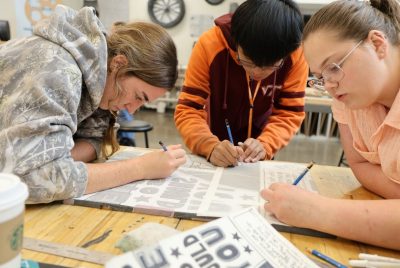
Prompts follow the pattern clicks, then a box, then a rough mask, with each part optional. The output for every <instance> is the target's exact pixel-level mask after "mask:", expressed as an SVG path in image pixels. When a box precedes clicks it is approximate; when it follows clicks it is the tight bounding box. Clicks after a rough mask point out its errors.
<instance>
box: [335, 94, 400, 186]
mask: <svg viewBox="0 0 400 268" xmlns="http://www.w3.org/2000/svg"><path fill="white" fill-rule="evenodd" d="M332 111H333V117H334V118H335V120H336V121H337V122H339V123H342V124H346V125H348V126H349V128H350V131H351V134H352V135H353V147H354V148H355V150H356V151H357V152H358V153H359V154H360V155H361V156H363V157H364V158H365V159H366V160H367V161H369V162H370V163H373V164H377V165H381V166H382V170H383V173H384V174H385V175H386V176H388V177H389V178H390V179H391V180H393V181H394V182H396V183H400V93H398V94H397V96H396V98H395V100H394V102H393V105H392V107H391V109H390V110H387V109H386V108H385V107H384V106H383V105H380V104H373V105H371V106H369V107H367V108H363V109H357V110H351V109H349V108H347V107H346V106H345V105H344V103H342V102H339V101H337V100H334V101H333V104H332Z"/></svg>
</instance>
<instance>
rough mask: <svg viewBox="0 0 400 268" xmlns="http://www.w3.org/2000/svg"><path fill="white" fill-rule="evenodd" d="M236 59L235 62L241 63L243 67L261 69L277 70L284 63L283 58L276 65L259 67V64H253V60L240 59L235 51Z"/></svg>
mask: <svg viewBox="0 0 400 268" xmlns="http://www.w3.org/2000/svg"><path fill="white" fill-rule="evenodd" d="M236 60H237V62H238V63H239V65H241V66H243V67H245V68H249V69H254V68H260V69H262V70H267V69H270V70H274V71H276V70H279V69H280V68H282V66H283V64H284V63H285V60H284V59H281V61H280V63H279V64H277V65H269V66H262V67H260V66H257V65H255V64H254V63H253V62H251V61H246V60H242V59H240V57H239V53H237V58H236Z"/></svg>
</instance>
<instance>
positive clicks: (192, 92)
mask: <svg viewBox="0 0 400 268" xmlns="http://www.w3.org/2000/svg"><path fill="white" fill-rule="evenodd" d="M215 23H216V26H215V27H213V28H211V29H210V30H209V31H207V32H206V33H204V34H203V35H202V36H201V37H200V38H199V40H198V41H197V43H196V45H195V47H194V48H193V52H192V55H191V58H190V62H189V65H188V69H187V71H186V77H185V82H184V85H183V88H182V93H181V94H180V96H179V101H178V105H177V106H176V110H175V123H176V126H177V128H178V130H179V131H180V133H181V135H182V137H183V139H184V141H185V143H186V145H187V147H188V148H189V149H190V150H191V151H192V152H193V153H195V154H199V155H202V156H204V157H206V158H207V159H208V160H209V161H210V162H211V163H213V164H214V165H217V166H224V167H226V166H230V165H237V164H238V161H244V162H256V161H258V160H264V159H271V158H272V157H273V156H274V154H275V153H276V151H277V150H279V149H280V148H282V147H283V146H285V145H286V144H287V143H288V142H289V140H290V139H291V138H292V137H293V135H294V134H295V133H296V132H297V130H298V128H299V127H300V124H301V122H302V120H303V118H304V90H305V86H306V80H307V76H308V66H307V64H306V62H305V59H304V57H303V51H302V49H301V48H299V46H300V43H301V33H302V28H303V19H302V15H301V14H300V11H299V9H298V7H297V5H296V4H295V3H294V2H293V1H291V0H287V1H281V0H248V1H245V2H244V3H243V4H241V5H240V6H239V7H238V9H237V10H236V11H235V13H234V14H233V15H232V14H228V15H225V16H222V17H219V18H217V19H216V20H215ZM228 125H229V128H228ZM228 129H230V132H231V135H229V132H228Z"/></svg>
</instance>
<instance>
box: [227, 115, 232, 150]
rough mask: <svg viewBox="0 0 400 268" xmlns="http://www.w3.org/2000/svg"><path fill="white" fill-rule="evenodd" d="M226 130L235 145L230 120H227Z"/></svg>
mask: <svg viewBox="0 0 400 268" xmlns="http://www.w3.org/2000/svg"><path fill="white" fill-rule="evenodd" d="M225 125H226V130H227V131H228V136H229V141H230V142H231V143H232V144H233V137H232V132H231V127H230V126H229V121H228V119H225Z"/></svg>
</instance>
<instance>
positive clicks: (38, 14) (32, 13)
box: [15, 0, 62, 37]
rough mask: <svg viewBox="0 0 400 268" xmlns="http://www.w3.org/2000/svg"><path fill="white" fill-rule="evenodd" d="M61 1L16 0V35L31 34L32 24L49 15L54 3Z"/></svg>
mask: <svg viewBox="0 0 400 268" xmlns="http://www.w3.org/2000/svg"><path fill="white" fill-rule="evenodd" d="M61 2H62V0H16V1H15V10H16V15H17V20H16V21H17V25H16V34H17V37H23V36H29V35H31V34H32V27H33V25H35V24H36V23H37V22H38V21H39V20H41V19H44V18H47V17H48V16H50V14H51V13H52V12H53V10H54V8H55V7H56V5H58V4H61Z"/></svg>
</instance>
